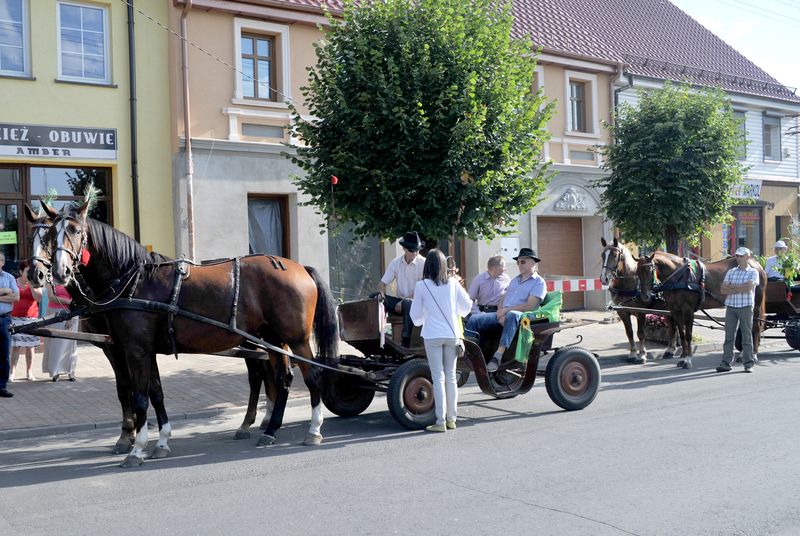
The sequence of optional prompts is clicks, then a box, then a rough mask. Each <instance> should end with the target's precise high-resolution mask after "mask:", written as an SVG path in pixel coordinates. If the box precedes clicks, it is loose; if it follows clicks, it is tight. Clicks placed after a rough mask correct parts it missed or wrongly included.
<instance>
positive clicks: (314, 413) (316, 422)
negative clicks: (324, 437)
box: [308, 404, 323, 435]
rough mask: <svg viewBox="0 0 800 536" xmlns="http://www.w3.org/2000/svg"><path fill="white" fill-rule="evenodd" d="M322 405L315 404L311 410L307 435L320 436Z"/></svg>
mask: <svg viewBox="0 0 800 536" xmlns="http://www.w3.org/2000/svg"><path fill="white" fill-rule="evenodd" d="M322 420H323V419H322V404H317V405H316V406H314V407H313V408H311V424H309V425H308V433H309V434H314V435H320V433H319V430H320V428H322Z"/></svg>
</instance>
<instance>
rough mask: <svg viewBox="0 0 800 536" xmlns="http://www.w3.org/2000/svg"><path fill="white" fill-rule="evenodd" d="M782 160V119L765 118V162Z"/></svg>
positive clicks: (766, 116)
mask: <svg viewBox="0 0 800 536" xmlns="http://www.w3.org/2000/svg"><path fill="white" fill-rule="evenodd" d="M780 159H781V119H780V117H771V116H768V115H765V116H764V160H780Z"/></svg>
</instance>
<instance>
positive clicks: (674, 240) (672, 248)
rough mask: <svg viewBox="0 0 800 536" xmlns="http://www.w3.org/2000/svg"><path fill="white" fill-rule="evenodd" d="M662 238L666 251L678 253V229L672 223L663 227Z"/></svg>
mask: <svg viewBox="0 0 800 536" xmlns="http://www.w3.org/2000/svg"><path fill="white" fill-rule="evenodd" d="M664 239H665V240H666V242H667V253H672V254H673V255H677V254H678V242H679V240H678V231H677V229H675V226H674V225H667V226H666V227H665V228H664Z"/></svg>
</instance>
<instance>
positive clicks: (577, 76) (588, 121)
mask: <svg viewBox="0 0 800 536" xmlns="http://www.w3.org/2000/svg"><path fill="white" fill-rule="evenodd" d="M564 87H565V93H566V95H565V97H566V103H567V106H566V113H567V118H566V119H567V121H566V125H565V130H566V132H565V133H564V134H565V135H574V136H589V137H596V136H597V135H598V133H599V123H598V115H597V75H594V74H590V73H583V72H580V71H564Z"/></svg>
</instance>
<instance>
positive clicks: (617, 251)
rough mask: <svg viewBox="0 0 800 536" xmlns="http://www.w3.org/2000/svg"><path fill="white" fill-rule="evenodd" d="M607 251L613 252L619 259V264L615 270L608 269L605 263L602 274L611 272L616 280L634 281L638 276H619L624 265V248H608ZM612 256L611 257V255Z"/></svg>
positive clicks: (617, 263) (616, 264)
mask: <svg viewBox="0 0 800 536" xmlns="http://www.w3.org/2000/svg"><path fill="white" fill-rule="evenodd" d="M606 249H607V250H609V251H611V252H613V253H614V255H616V257H617V262H616V263H615V267H614V268H610V267H608V266H607V265H606V264H605V263H603V269H602V270H601V271H600V274H601V275H602V274H604V273H606V272H611V276H612V278H614V279H633V278H635V277H636V276H630V275H619V265H620V264H622V262H623V259H624V256H623V255H622V248H618V247H616V246H611V245H609V246H606ZM609 256H610V255H609Z"/></svg>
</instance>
